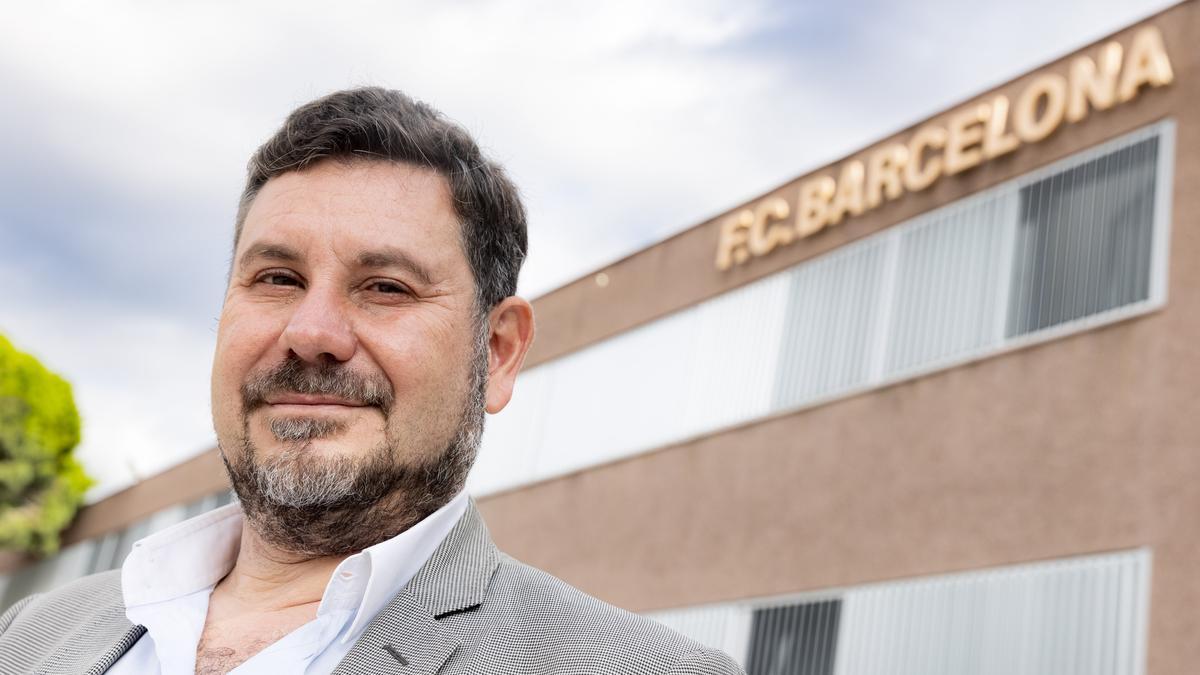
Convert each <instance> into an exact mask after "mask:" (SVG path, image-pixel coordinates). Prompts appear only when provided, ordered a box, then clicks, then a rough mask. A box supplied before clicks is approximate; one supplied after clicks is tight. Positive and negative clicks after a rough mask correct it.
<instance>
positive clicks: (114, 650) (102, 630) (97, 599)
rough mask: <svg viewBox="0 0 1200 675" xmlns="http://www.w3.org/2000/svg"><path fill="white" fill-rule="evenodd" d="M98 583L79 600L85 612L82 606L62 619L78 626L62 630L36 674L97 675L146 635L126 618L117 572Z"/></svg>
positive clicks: (101, 577)
mask: <svg viewBox="0 0 1200 675" xmlns="http://www.w3.org/2000/svg"><path fill="white" fill-rule="evenodd" d="M97 581H98V583H97V584H96V585H95V586H94V587H93V588H91V589H89V593H88V594H87V597H86V598H81V601H83V602H86V603H87V607H86V609H84V608H82V607H81V608H80V611H79V612H78V613H77V614H74V616H69V617H68V616H64V617H63V622H62V623H66V622H67V621H71V620H74V621H76V622H77V623H76V625H75V626H73V627H72V628H71V629H69V631H65V637H64V638H63V639H62V640H60V641H59V644H58V649H56V650H55V651H53V652H51V653H50V654H48V655H47V657H46V659H45V660H44V661H43V662H42V664H41V667H40V669H39V670H38V672H44V673H55V674H57V673H64V674H66V673H72V674H74V673H86V674H87V675H100V673H103V672H104V671H106V670H108V669H109V668H111V667H112V665H113V664H114V663H116V661H117V659H119V658H121V656H123V655H124V654H125V652H127V651H129V648H130V647H132V646H133V644H134V643H135V642H137V641H138V639H139V638H141V637H142V636H143V635H145V634H146V629H145V628H144V627H142V626H135V625H134V624H132V623H130V621H129V619H128V618H126V617H125V601H124V597H123V596H122V593H121V575H120V570H117V571H116V572H110V573H108V574H106V575H102V576H100V577H98V578H97ZM60 625H61V624H60ZM81 646H82V647H84V648H81ZM97 653H99V654H100V657H99V658H97V657H96V654H97Z"/></svg>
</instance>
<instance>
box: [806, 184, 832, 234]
mask: <svg viewBox="0 0 1200 675" xmlns="http://www.w3.org/2000/svg"><path fill="white" fill-rule="evenodd" d="M835 192H837V183H836V182H834V180H833V179H832V178H830V177H829V176H821V177H819V178H814V179H812V180H810V181H808V182H806V183H804V184H802V185H801V186H800V213H797V214H796V235H797V236H799V237H807V236H809V235H813V234H816V233H817V232H820V231H821V228H823V227H825V223H826V222H828V218H829V200H831V199H833V195H834V193H835Z"/></svg>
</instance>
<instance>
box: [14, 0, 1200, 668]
mask: <svg viewBox="0 0 1200 675" xmlns="http://www.w3.org/2000/svg"><path fill="white" fill-rule="evenodd" d="M1197 36H1200V3H1197V2H1195V1H1190V2H1186V3H1184V4H1181V5H1177V6H1175V7H1173V8H1172V9H1169V10H1167V11H1165V12H1163V13H1161V14H1158V15H1156V16H1154V17H1151V18H1149V19H1147V20H1146V21H1144V22H1141V23H1139V24H1137V25H1134V26H1131V27H1129V28H1127V29H1125V30H1122V31H1120V32H1118V33H1116V34H1115V35H1113V36H1110V37H1108V38H1105V39H1104V40H1101V41H1099V42H1097V43H1095V44H1093V45H1090V46H1088V47H1085V48H1084V49H1081V50H1079V51H1077V52H1075V53H1073V54H1070V55H1068V56H1065V57H1063V58H1062V59H1059V60H1057V61H1055V62H1053V63H1049V64H1047V65H1045V66H1044V67H1042V68H1039V69H1037V70H1036V71H1034V72H1031V73H1029V74H1026V75H1023V76H1021V77H1018V78H1016V79H1014V80H1012V81H1011V82H1008V83H1006V84H1004V85H1001V86H999V87H997V88H995V89H993V90H991V91H987V92H984V93H982V94H980V95H979V96H976V97H973V98H972V99H970V100H968V101H964V102H963V103H962V104H960V105H958V106H955V107H953V108H951V109H949V110H947V111H945V112H944V113H941V114H938V115H936V116H934V117H932V118H930V119H929V120H925V121H923V122H921V123H919V124H917V125H914V126H912V127H909V128H907V129H903V130H901V131H899V132H898V133H896V134H894V135H892V136H891V137H889V138H886V139H883V140H881V141H880V142H879V143H876V144H874V145H872V146H870V147H868V148H864V149H863V150H862V151H861V152H857V153H854V154H853V155H851V156H849V157H847V158H845V159H844V160H842V161H839V162H837V163H835V164H833V165H831V166H828V167H823V168H821V169H818V170H817V171H814V172H812V173H810V174H807V175H804V176H801V177H799V178H797V179H796V180H794V181H791V182H789V183H787V184H785V185H782V186H779V187H777V188H775V189H772V190H770V191H769V192H767V193H765V194H763V195H762V196H761V197H759V198H757V199H755V200H752V201H751V202H749V203H747V204H744V205H740V206H738V207H737V208H734V209H731V210H730V211H729V212H727V213H724V214H721V215H719V216H717V217H716V218H713V219H712V220H710V221H707V222H704V223H701V224H699V225H697V226H695V227H693V228H691V229H689V230H686V231H684V232H682V233H680V234H679V235H677V236H675V237H672V238H670V239H668V240H666V241H663V242H661V243H659V244H656V245H654V246H651V247H649V248H647V249H645V250H642V251H639V252H637V253H635V254H633V255H631V256H629V257H627V258H625V259H623V260H621V261H619V262H616V263H614V264H612V265H610V266H608V267H606V268H604V269H602V270H599V271H597V272H596V273H595V274H592V275H588V276H587V277H584V278H582V279H579V280H577V281H575V282H573V283H570V284H568V285H566V286H564V287H562V288H560V289H557V290H555V291H553V292H551V293H549V294H547V295H545V296H543V297H541V298H539V299H538V300H536V301H535V302H534V306H535V312H536V314H537V318H538V339H537V342H536V344H535V345H534V348H533V351H532V353H531V354H530V357H529V360H528V363H527V365H526V370H525V372H524V373H523V374H522V377H521V379H520V381H519V382H518V391H517V395H516V397H515V399H514V402H513V405H512V410H507V411H505V412H504V413H502V414H501V415H499V416H497V417H496V418H494V419H491V420H489V429H488V431H487V434H486V436H485V440H484V447H483V450H482V452H481V456H480V461H479V466H478V467H477V472H476V474H475V475H474V476H473V478H472V481H473V482H472V484H471V485H470V489H471V490H472V491H473V492H474V493H475V494H476V495H477V501H478V503H479V505H480V507H481V509H482V511H483V513H484V515H485V517H486V519H487V522H488V524H489V526H490V528H491V530H492V533H493V535H494V537H495V538H496V540H497V542H498V543H499V545H500V546H501V548H503V549H504V550H506V551H507V552H509V553H511V554H512V555H514V556H515V557H517V558H519V559H522V560H524V561H526V562H529V563H531V564H533V565H536V566H538V567H542V568H544V569H546V570H548V571H550V572H552V573H554V574H556V575H557V576H560V577H562V578H563V579H565V580H566V581H568V582H570V583H572V584H574V585H576V586H579V587H580V588H582V589H584V590H586V591H588V592H590V593H592V594H594V595H597V596H599V597H600V598H602V599H605V600H608V601H610V602H613V603H615V604H618V605H621V606H624V607H627V608H629V609H631V610H633V611H638V612H644V613H651V614H654V615H655V616H657V617H659V618H660V619H661V620H663V621H664V622H666V623H668V624H670V625H673V626H675V627H677V628H679V629H680V630H682V631H684V632H690V633H692V634H693V635H695V636H696V637H697V638H698V639H702V640H705V641H708V642H712V643H714V644H717V646H722V647H725V648H727V649H729V650H730V651H731V653H733V655H734V656H735V657H736V658H739V659H740V660H741V661H742V663H743V664H745V665H746V667H747V670H748V672H750V673H767V672H786V673H812V674H817V673H822V674H825V673H828V674H830V675H832V674H834V673H838V674H847V675H848V674H851V673H947V674H949V673H955V674H961V673H1001V672H1003V673H1051V672H1053V673H1080V674H1083V673H1113V674H1124V673H1130V674H1140V673H1151V674H1152V675H1184V674H1188V673H1191V672H1193V671H1194V670H1195V669H1196V666H1195V664H1197V663H1200V642H1198V641H1197V640H1196V639H1195V637H1196V636H1197V635H1200V619H1197V618H1196V617H1197V612H1196V611H1195V607H1197V606H1200V575H1198V574H1197V573H1196V571H1197V570H1198V569H1200V528H1198V527H1197V526H1196V524H1195V523H1196V521H1197V515H1200V481H1198V480H1197V477H1200V358H1196V352H1197V344H1198V343H1200V271H1198V269H1200V268H1198V267H1197V265H1196V261H1198V260H1200V234H1197V230H1196V226H1195V223H1194V222H1193V221H1194V220H1195V218H1196V215H1197V214H1200V197H1197V195H1196V193H1195V191H1194V190H1192V189H1190V188H1191V186H1193V185H1196V184H1200V89H1198V84H1197V76H1198V73H1197V68H1198V67H1200V49H1198V48H1197V46H1196V39H1195V38H1196V37H1197ZM224 490H225V483H224V476H223V474H222V472H221V468H220V462H219V460H217V459H216V457H215V454H214V453H208V454H206V455H202V456H200V457H198V458H196V459H195V460H192V461H190V462H188V463H187V464H184V465H181V466H179V467H176V468H175V469H173V470H171V471H169V472H167V473H165V474H163V475H161V476H158V477H155V478H153V479H150V480H148V481H146V482H144V483H143V484H141V485H138V486H136V487H134V488H131V489H130V490H127V491H126V492H123V493H121V494H118V495H115V496H113V497H111V498H109V499H107V500H105V501H103V502H100V503H98V504H96V505H93V506H92V507H89V509H87V510H86V511H85V512H84V513H83V514H82V516H81V518H80V519H79V521H78V522H77V524H76V525H75V528H74V530H73V531H72V532H71V533H70V535H69V539H70V541H72V542H73V543H74V545H73V546H71V547H69V548H68V549H67V551H66V552H65V553H64V556H62V559H63V560H65V561H66V562H63V561H59V562H57V563H55V564H54V565H48V564H46V563H43V564H40V565H37V566H26V567H24V568H23V569H21V570H20V571H15V572H13V573H12V574H11V575H10V582H9V586H10V587H9V589H8V591H7V593H6V596H7V597H6V600H7V601H8V602H11V601H13V600H15V599H16V597H15V596H19V595H21V594H23V593H24V592H25V591H27V590H29V589H31V588H35V587H38V586H45V585H48V584H51V583H53V582H55V581H59V580H62V579H65V578H70V577H71V576H74V575H77V574H80V573H84V572H87V571H91V570H96V569H104V568H106V566H107V567H111V566H115V565H117V564H119V562H120V558H122V557H123V553H122V551H123V550H127V548H126V547H127V546H129V545H131V544H132V541H133V540H134V539H136V538H138V537H140V536H143V535H144V534H145V533H146V532H149V531H150V530H152V529H156V528H157V527H159V526H161V525H162V524H166V523H169V522H174V521H176V520H179V519H181V518H182V517H184V516H186V515H187V514H189V513H194V512H199V511H200V510H201V509H203V508H207V507H210V506H212V505H214V504H216V503H218V501H221V500H225V499H227V497H223V496H219V495H222V494H224ZM71 556H74V557H71Z"/></svg>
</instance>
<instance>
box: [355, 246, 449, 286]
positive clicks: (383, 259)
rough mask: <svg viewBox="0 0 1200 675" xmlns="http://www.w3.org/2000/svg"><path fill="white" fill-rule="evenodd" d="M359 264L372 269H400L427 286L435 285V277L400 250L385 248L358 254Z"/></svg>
mask: <svg viewBox="0 0 1200 675" xmlns="http://www.w3.org/2000/svg"><path fill="white" fill-rule="evenodd" d="M358 264H359V266H360V267H368V268H371V269H382V268H385V267H399V268H400V269H403V270H406V271H407V272H409V273H410V274H412V275H413V276H415V277H416V278H417V279H418V280H419V281H420V282H421V283H423V284H425V285H426V286H432V285H433V275H432V274H430V273H429V270H428V269H426V268H425V266H424V265H422V264H421V263H419V262H417V260H416V259H415V258H413V257H412V256H410V255H409V254H407V253H405V252H404V251H401V250H400V249H396V248H385V249H381V250H378V251H363V252H362V253H359V254H358Z"/></svg>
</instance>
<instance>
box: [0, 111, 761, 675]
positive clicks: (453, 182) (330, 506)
mask: <svg viewBox="0 0 1200 675" xmlns="http://www.w3.org/2000/svg"><path fill="white" fill-rule="evenodd" d="M525 250H526V235H525V212H524V208H523V207H522V205H521V201H520V199H519V197H518V194H517V191H516V189H515V187H514V186H513V185H512V183H511V182H510V181H509V179H508V178H507V177H506V175H505V173H504V171H503V170H502V169H501V168H500V167H499V166H498V165H496V164H495V163H493V162H491V161H490V160H488V159H487V158H486V157H484V156H483V155H482V154H481V152H480V150H479V148H478V147H477V146H476V144H475V143H474V141H473V140H472V139H471V138H470V137H469V135H468V134H467V133H466V132H465V131H463V130H462V129H461V128H460V127H458V126H456V125H454V124H452V123H450V122H448V121H446V120H445V119H444V118H442V117H441V116H440V115H439V114H438V113H437V112H436V111H434V110H433V109H431V108H430V107H428V106H426V105H424V104H421V103H415V102H413V101H412V100H411V99H409V98H408V97H406V96H405V95H404V94H401V93H399V92H396V91H388V90H383V89H378V88H366V89H358V90H352V91H343V92H338V93H335V94H333V95H330V96H328V97H325V98H323V99H320V100H317V101H314V102H312V103H309V104H307V105H305V106H302V107H301V108H299V109H297V110H296V111H295V112H293V113H292V114H291V115H290V116H289V117H288V119H287V121H286V122H285V123H284V125H283V127H282V128H281V129H280V130H279V131H278V132H277V133H276V134H275V135H274V136H273V137H272V138H271V139H270V140H268V141H267V142H266V143H265V144H264V145H263V146H262V147H261V148H260V149H259V150H258V152H257V153H256V154H255V155H254V157H253V158H252V159H251V161H250V165H249V177H248V180H247V184H246V188H245V191H244V192H243V195H242V199H241V203H240V207H239V210H238V216H237V223H236V228H235V237H234V257H233V260H232V267H231V270H230V277H229V287H228V290H227V293H226V296H225V303H224V307H223V309H222V313H221V318H220V325H219V328H218V339H217V349H216V354H215V357H214V363H213V377H212V407H213V423H214V428H215V430H216V435H217V441H218V446H219V449H220V452H221V457H222V459H223V460H224V462H225V466H226V468H227V470H228V473H229V477H230V480H231V482H232V484H233V487H234V490H235V491H236V492H237V495H238V498H239V503H238V504H233V505H230V506H228V507H224V508H222V509H218V510H216V511H213V512H211V513H208V514H204V515H201V516H199V517H197V518H194V519H192V520H189V521H187V522H184V523H181V524H179V525H177V526H175V527H172V528H169V529H167V530H165V531H163V532H160V533H157V534H155V535H152V536H150V537H147V538H146V539H144V540H142V541H140V542H138V544H136V545H135V548H134V550H133V552H132V553H131V554H130V555H129V557H128V558H127V559H126V561H125V563H124V565H123V567H122V569H121V570H117V571H114V572H110V573H104V574H99V575H95V576H92V577H88V578H85V579H82V580H80V581H77V582H75V583H73V584H70V585H68V586H66V587H65V588H62V589H59V590H56V591H52V592H50V593H47V594H45V595H42V596H34V597H32V598H27V599H26V600H23V601H22V602H21V603H19V604H18V605H16V606H14V607H13V608H12V609H10V610H9V611H8V612H7V613H5V615H4V616H3V617H0V631H3V633H2V634H0V672H4V673H26V672H38V673H81V672H87V673H103V672H108V673H114V674H118V675H122V674H125V675H127V674H130V673H185V672H186V673H191V672H195V673H226V672H235V673H239V674H252V673H330V672H335V673H413V674H416V673H426V674H432V673H597V674H599V673H630V674H633V673H639V674H640V673H663V674H667V673H738V672H740V670H739V668H738V667H737V666H736V665H735V664H734V663H733V662H732V661H731V660H730V659H729V658H728V657H726V656H725V655H723V654H721V653H720V652H716V651H713V650H708V649H705V648H703V647H701V646H700V645H699V644H696V643H694V642H691V641H689V640H687V639H686V638H683V637H682V636H679V635H676V634H674V633H672V632H670V631H668V630H666V629H665V628H663V627H661V626H658V625H657V624H655V623H653V622H651V621H648V620H645V619H642V618H640V617H637V616H635V615H632V614H629V613H626V612H623V611H621V610H618V609H615V608H613V607H610V606H608V605H605V604H603V603H601V602H600V601H598V600H596V599H594V598H590V597H588V596H586V595H584V594H583V593H581V592H580V591H578V590H575V589H573V588H571V587H569V586H567V585H566V584H564V583H563V582H561V581H559V580H557V579H555V578H553V577H551V576H549V575H547V574H545V573H543V572H540V571H538V570H535V569H533V568H530V567H527V566H525V565H522V564H521V563H519V562H517V561H515V560H513V559H512V558H509V557H507V556H505V555H504V554H502V553H500V552H499V551H497V549H496V547H495V546H494V545H493V543H492V541H491V539H490V538H489V536H488V533H487V529H486V527H485V526H484V524H483V521H482V520H481V518H480V515H479V513H478V512H477V511H476V509H475V506H474V504H473V503H472V502H471V501H470V500H469V499H468V498H467V497H466V496H465V494H464V493H463V491H462V490H463V484H464V481H465V479H466V475H467V471H468V470H469V469H470V466H471V464H472V462H473V460H474V456H475V451H476V448H477V447H478V445H479V440H480V435H481V432H482V429H483V416H484V412H485V411H486V412H490V413H496V412H499V411H500V410H501V409H503V408H504V407H505V405H507V403H508V401H509V398H510V397H511V395H512V390H513V383H514V381H515V379H516V376H517V372H518V371H519V370H520V367H521V363H522V361H523V359H524V356H525V352H526V350H527V348H528V347H529V344H530V342H531V340H532V338H533V313H532V309H531V308H530V305H529V303H528V302H526V301H525V300H522V299H521V298H518V297H516V296H515V295H514V293H515V292H516V285H517V274H518V272H519V270H520V267H521V263H522V262H523V260H524V257H525Z"/></svg>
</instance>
